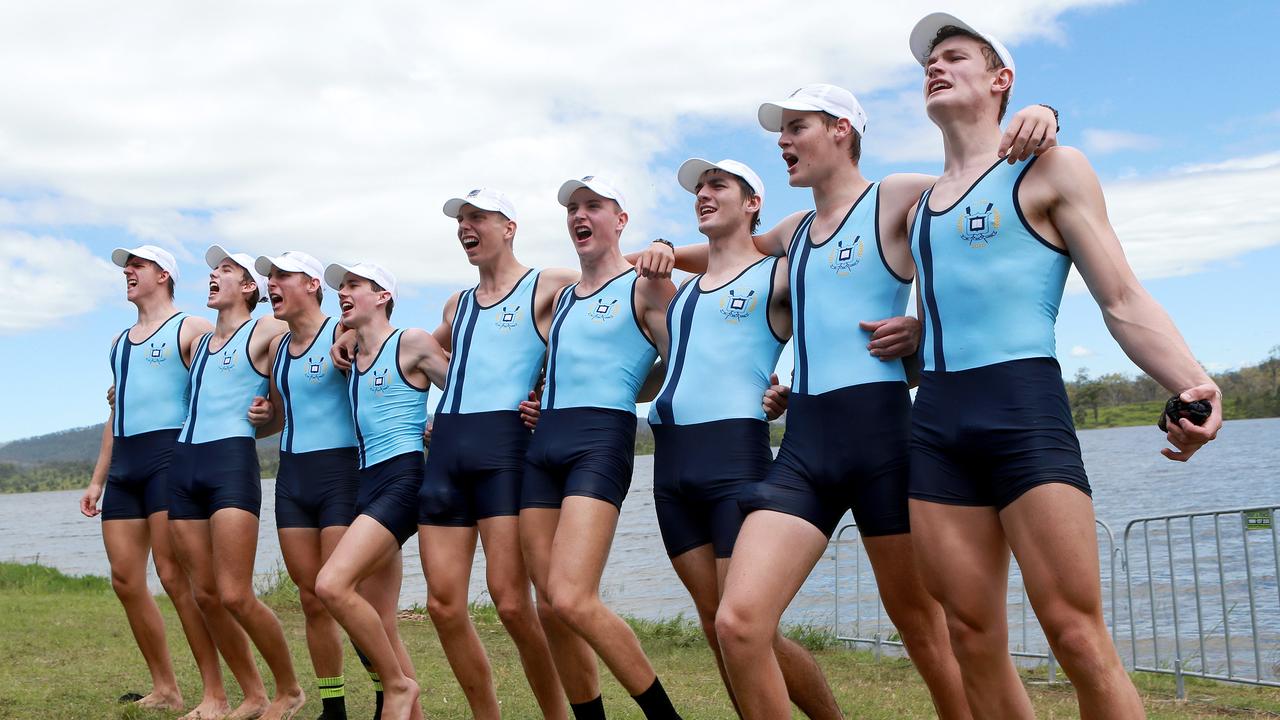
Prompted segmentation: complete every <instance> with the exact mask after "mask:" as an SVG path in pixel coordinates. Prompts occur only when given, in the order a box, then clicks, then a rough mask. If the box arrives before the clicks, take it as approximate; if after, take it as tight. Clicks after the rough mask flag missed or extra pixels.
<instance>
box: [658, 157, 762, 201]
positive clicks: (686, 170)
mask: <svg viewBox="0 0 1280 720" xmlns="http://www.w3.org/2000/svg"><path fill="white" fill-rule="evenodd" d="M708 170H723V171H725V172H727V173H729V174H730V175H737V176H738V177H740V178H742V179H743V180H746V181H747V184H748V185H750V186H751V189H752V190H753V191H755V194H757V195H759V196H760V199H761V200H763V199H764V181H763V180H761V179H760V176H759V175H757V174H756V172H755V171H754V170H752V169H751V168H749V167H747V166H746V165H745V164H743V163H740V162H738V161H737V160H730V159H728V158H725V159H724V160H721V161H720V162H715V163H713V162H711V161H710V160H703V159H702V158H690V159H688V160H685V161H684V162H683V163H682V164H681V165H680V169H679V170H678V171H676V179H677V180H679V181H680V187H682V188H684V189H685V190H688V191H689V192H691V193H694V194H697V192H698V181H699V180H701V179H702V173H704V172H706V171H708Z"/></svg>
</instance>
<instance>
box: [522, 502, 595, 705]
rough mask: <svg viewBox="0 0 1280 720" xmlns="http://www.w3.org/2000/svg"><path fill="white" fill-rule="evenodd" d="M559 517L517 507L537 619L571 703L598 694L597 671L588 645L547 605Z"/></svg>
mask: <svg viewBox="0 0 1280 720" xmlns="http://www.w3.org/2000/svg"><path fill="white" fill-rule="evenodd" d="M559 521H560V510H558V509H554V508H526V509H524V510H521V511H520V520H519V526H520V547H521V549H522V550H523V555H524V562H525V565H526V566H527V567H528V569H529V577H530V579H532V580H533V586H534V588H535V589H536V591H537V597H538V606H537V607H538V619H539V620H540V621H541V623H542V628H543V630H545V631H546V633H547V644H548V645H549V646H550V648H551V656H552V658H554V659H555V664H556V671H557V673H558V674H559V676H560V682H561V683H563V684H564V692H565V696H566V697H567V698H568V699H569V702H571V703H584V702H587V701H590V700H594V699H596V698H597V697H599V696H600V675H599V670H598V669H597V668H596V656H595V653H594V652H593V651H592V649H591V646H590V645H588V644H587V642H586V641H585V640H583V639H582V638H581V637H579V636H578V634H577V633H575V632H574V631H573V630H572V629H571V628H570V627H569V626H568V625H566V624H565V623H564V621H563V620H562V619H561V618H560V617H559V616H558V615H557V614H556V612H555V611H554V610H553V609H552V607H551V598H550V596H549V595H548V589H549V585H548V583H549V582H550V574H551V548H552V544H553V543H554V540H555V536H556V527H557V526H558V525H559Z"/></svg>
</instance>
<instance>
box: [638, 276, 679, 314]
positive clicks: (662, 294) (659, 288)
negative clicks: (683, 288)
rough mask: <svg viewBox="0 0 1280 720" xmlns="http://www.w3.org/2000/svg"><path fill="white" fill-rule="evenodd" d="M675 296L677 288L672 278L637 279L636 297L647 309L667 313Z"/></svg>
mask: <svg viewBox="0 0 1280 720" xmlns="http://www.w3.org/2000/svg"><path fill="white" fill-rule="evenodd" d="M675 294H676V286H675V283H673V282H671V280H670V278H663V279H658V278H647V277H638V278H636V297H637V299H638V300H639V301H640V303H641V304H643V305H644V308H645V309H650V310H664V311H665V310H666V309H667V304H668V303H670V302H671V298H672V296H673V295H675Z"/></svg>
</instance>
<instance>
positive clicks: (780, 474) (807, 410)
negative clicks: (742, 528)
mask: <svg viewBox="0 0 1280 720" xmlns="http://www.w3.org/2000/svg"><path fill="white" fill-rule="evenodd" d="M910 432H911V398H910V396H909V395H908V394H907V386H906V384H905V383H902V382H876V383H864V384H861V385H851V386H849V387H845V388H840V389H838V390H832V391H830V392H825V393H822V394H821V395H802V394H797V393H792V394H791V398H790V401H789V404H788V408H787V432H786V434H785V435H783V437H782V447H781V448H779V449H778V457H777V458H776V459H775V460H774V461H773V465H771V466H770V467H769V474H768V475H767V476H766V477H765V479H764V481H763V482H761V483H757V484H755V485H753V486H752V487H751V488H750V489H749V490H748V491H747V493H746V497H745V499H744V500H743V503H742V506H743V509H744V510H746V511H747V512H751V511H753V510H773V511H775V512H781V513H786V514H788V515H794V516H796V517H799V518H801V519H804V520H807V521H808V522H809V523H810V524H812V525H813V526H814V527H816V528H818V529H819V530H821V531H822V533H823V534H825V535H826V536H827V537H830V536H831V535H832V533H834V532H835V529H836V526H837V525H839V523H840V518H841V517H843V516H844V513H845V511H848V510H852V511H853V519H854V520H855V521H856V522H857V524H858V532H859V533H861V534H862V535H863V536H865V537H874V536H879V535H897V534H900V533H906V532H910V531H911V521H910V519H909V518H908V516H907V452H908V438H909V437H910Z"/></svg>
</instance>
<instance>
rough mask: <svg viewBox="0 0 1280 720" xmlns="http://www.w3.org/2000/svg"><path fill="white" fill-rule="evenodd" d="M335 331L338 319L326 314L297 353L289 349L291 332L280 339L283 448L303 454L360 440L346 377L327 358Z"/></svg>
mask: <svg viewBox="0 0 1280 720" xmlns="http://www.w3.org/2000/svg"><path fill="white" fill-rule="evenodd" d="M336 331H337V323H336V322H335V321H334V319H333V318H325V321H324V324H323V325H321V326H320V331H319V332H318V333H316V336H315V338H313V339H312V340H311V344H310V345H309V346H307V349H305V350H303V351H302V352H301V353H299V354H298V355H297V356H296V357H295V356H294V355H293V353H291V352H289V341H290V340H291V339H292V338H293V333H292V332H287V333H285V334H284V336H283V337H281V338H280V348H279V349H278V350H277V351H276V359H275V363H273V365H272V377H273V379H274V380H275V383H276V390H278V391H279V392H280V399H281V400H282V401H283V405H284V407H283V410H284V429H283V430H281V431H280V450H281V452H289V453H304V452H313V451H315V450H332V449H334V448H347V447H354V446H355V444H356V429H355V424H354V422H353V421H352V419H351V400H350V399H349V398H348V396H347V378H346V377H345V376H344V375H343V374H342V373H341V372H340V371H339V370H338V369H337V368H335V367H334V366H333V361H332V360H330V359H329V349H330V348H332V347H333V334H334V333H335V332H336Z"/></svg>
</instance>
